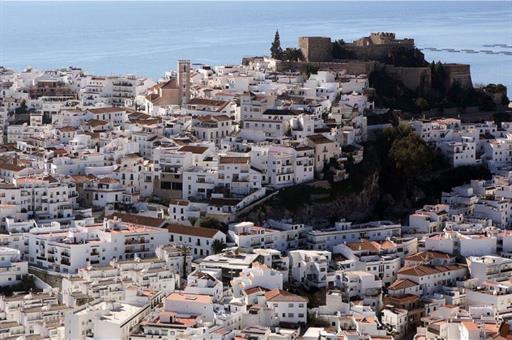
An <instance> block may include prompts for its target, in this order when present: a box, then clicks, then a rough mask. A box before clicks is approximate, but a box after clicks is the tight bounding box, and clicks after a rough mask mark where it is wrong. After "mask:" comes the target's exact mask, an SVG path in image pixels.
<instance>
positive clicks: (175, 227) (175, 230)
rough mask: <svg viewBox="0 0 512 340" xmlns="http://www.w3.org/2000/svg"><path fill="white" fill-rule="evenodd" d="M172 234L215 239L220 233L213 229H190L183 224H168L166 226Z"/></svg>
mask: <svg viewBox="0 0 512 340" xmlns="http://www.w3.org/2000/svg"><path fill="white" fill-rule="evenodd" d="M165 227H166V228H167V230H168V231H169V232H170V233H172V234H180V235H188V236H196V237H207V238H212V237H214V236H215V235H216V234H217V233H218V232H219V231H218V230H217V229H212V228H203V227H190V226H186V225H182V224H167V225H166V226H165Z"/></svg>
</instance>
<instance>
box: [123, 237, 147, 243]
mask: <svg viewBox="0 0 512 340" xmlns="http://www.w3.org/2000/svg"><path fill="white" fill-rule="evenodd" d="M145 243H149V240H147V239H143V238H142V239H135V240H125V241H124V244H127V245H129V244H145Z"/></svg>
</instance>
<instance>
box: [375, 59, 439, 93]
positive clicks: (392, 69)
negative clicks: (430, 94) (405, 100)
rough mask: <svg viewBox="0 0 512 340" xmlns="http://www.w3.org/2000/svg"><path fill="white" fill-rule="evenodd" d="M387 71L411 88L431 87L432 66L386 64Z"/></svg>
mask: <svg viewBox="0 0 512 340" xmlns="http://www.w3.org/2000/svg"><path fill="white" fill-rule="evenodd" d="M384 69H385V71H386V73H387V74H388V75H389V76H391V77H392V78H393V79H395V80H398V81H401V82H402V83H404V85H405V86H406V87H407V88H408V89H411V90H416V89H417V88H418V87H420V86H421V87H423V88H424V89H429V88H430V87H431V80H432V73H431V72H430V67H398V66H393V65H385V66H384Z"/></svg>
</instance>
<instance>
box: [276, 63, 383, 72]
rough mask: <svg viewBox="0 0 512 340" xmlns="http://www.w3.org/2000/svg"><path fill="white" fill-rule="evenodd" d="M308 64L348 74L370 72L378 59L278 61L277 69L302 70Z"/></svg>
mask: <svg viewBox="0 0 512 340" xmlns="http://www.w3.org/2000/svg"><path fill="white" fill-rule="evenodd" d="M306 64H309V65H311V66H314V67H318V69H319V70H322V71H334V72H342V71H345V72H346V73H347V74H355V75H359V74H370V73H371V72H372V71H373V70H375V68H376V67H377V65H378V64H379V63H378V62H376V61H359V60H350V61H330V62H307V63H304V62H295V61H278V62H277V63H276V67H277V71H285V70H290V69H292V70H300V68H301V67H302V66H304V65H306Z"/></svg>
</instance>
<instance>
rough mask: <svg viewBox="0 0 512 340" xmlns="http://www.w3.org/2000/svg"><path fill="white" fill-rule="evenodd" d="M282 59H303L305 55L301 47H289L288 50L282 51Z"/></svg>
mask: <svg viewBox="0 0 512 340" xmlns="http://www.w3.org/2000/svg"><path fill="white" fill-rule="evenodd" d="M280 59H281V60H286V61H303V60H304V55H303V54H302V51H301V50H300V49H298V48H291V47H288V48H287V49H286V50H284V51H281V58H280Z"/></svg>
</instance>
